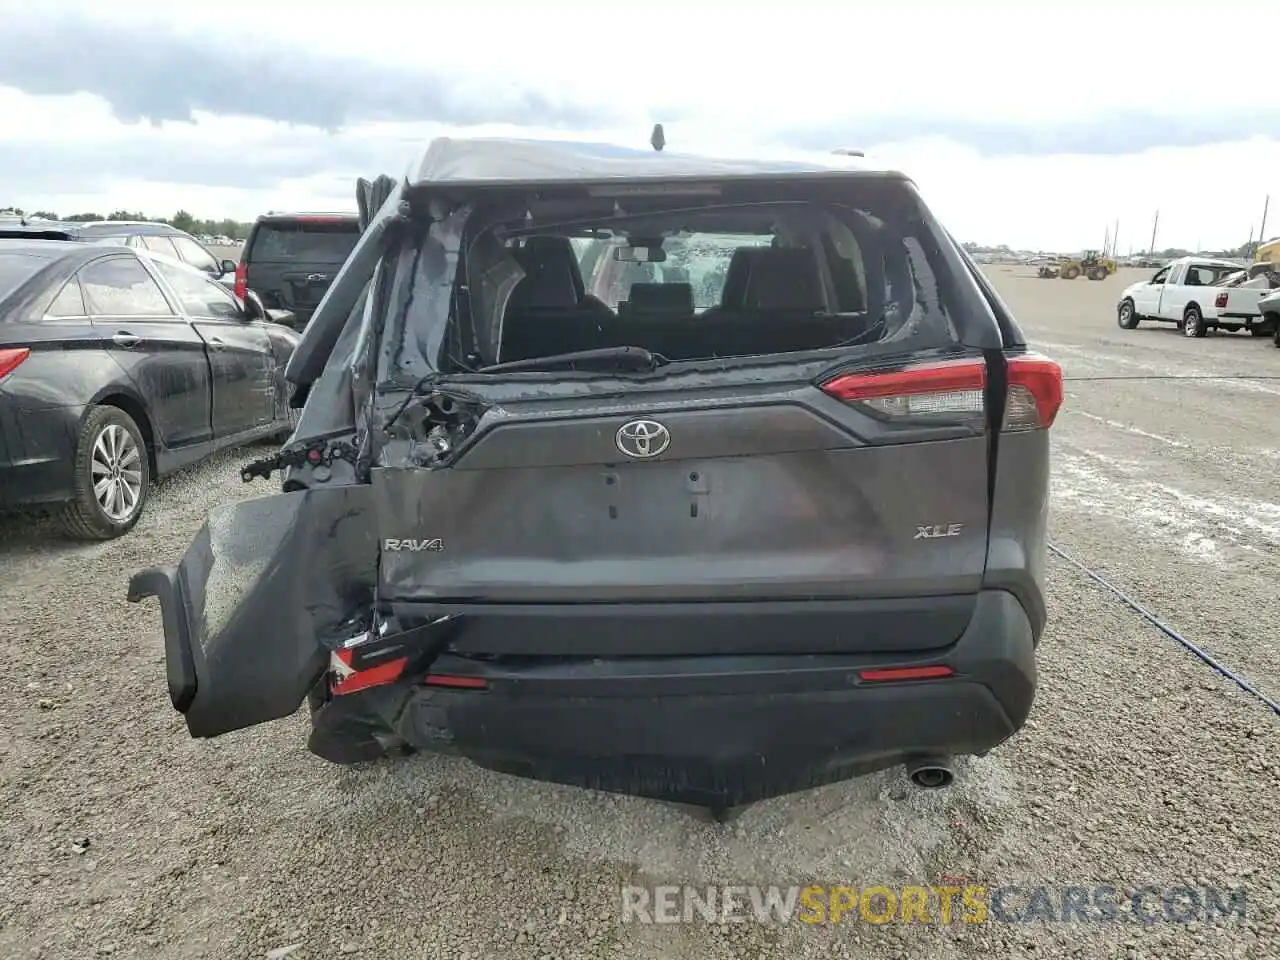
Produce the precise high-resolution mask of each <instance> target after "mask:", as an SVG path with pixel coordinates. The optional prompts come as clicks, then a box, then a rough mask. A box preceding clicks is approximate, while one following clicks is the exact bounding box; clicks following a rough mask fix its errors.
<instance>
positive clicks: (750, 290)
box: [744, 247, 827, 310]
mask: <svg viewBox="0 0 1280 960" xmlns="http://www.w3.org/2000/svg"><path fill="white" fill-rule="evenodd" d="M744 306H745V307H746V308H747V309H757V310H824V309H826V307H827V298H826V292H825V291H824V289H823V286H822V276H821V274H819V272H818V261H817V258H816V257H815V256H814V251H813V250H811V249H809V248H808V247H761V248H759V249H758V250H755V251H752V255H751V258H750V268H749V272H748V275H747V289H746V295H745V297H744Z"/></svg>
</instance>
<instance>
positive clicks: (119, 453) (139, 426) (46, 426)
mask: <svg viewBox="0 0 1280 960" xmlns="http://www.w3.org/2000/svg"><path fill="white" fill-rule="evenodd" d="M297 342H298V335H297V334H296V333H295V332H294V331H292V330H290V329H289V328H288V327H285V326H282V325H280V324H276V323H273V322H271V319H270V317H269V316H268V315H267V313H266V311H264V310H263V309H262V304H261V301H259V300H257V299H256V297H252V296H251V297H249V298H248V299H247V300H244V301H241V300H239V299H237V298H236V297H235V296H233V295H232V294H231V293H230V292H229V291H228V290H227V289H226V288H225V287H223V286H222V285H221V284H219V283H217V282H215V281H213V280H210V279H208V277H206V276H205V275H204V274H202V273H201V272H200V271H198V270H195V269H193V268H191V267H189V266H187V265H185V264H182V263H180V262H177V261H175V260H169V259H167V258H162V257H158V256H154V255H150V254H148V253H146V252H145V251H140V250H133V249H130V248H127V247H102V246H96V245H88V244H83V243H75V242H66V241H56V240H31V239H16V238H15V239H0V508H10V507H26V506H44V507H53V508H55V509H56V510H57V511H58V514H59V516H60V518H61V520H62V522H63V525H64V527H65V528H66V529H67V530H68V532H70V533H71V534H73V535H74V536H76V537H80V538H84V539H92V540H107V539H111V538H113V537H118V536H120V535H121V534H123V533H126V532H127V531H128V530H130V529H131V528H132V527H133V526H134V524H135V523H137V521H138V517H139V516H140V515H141V514H142V510H143V507H144V505H145V503H146V500H147V495H148V491H149V488H150V484H151V481H152V480H153V479H154V478H156V477H160V476H163V475H165V474H167V473H170V472H172V471H174V470H177V469H179V468H180V467H184V466H187V465H189V464H191V463H194V462H196V461H198V460H201V459H203V458H205V457H207V456H209V455H210V454H212V453H214V452H216V451H218V450H222V449H225V448H227V447H232V446H238V445H240V444H244V443H248V442H251V441H255V440H262V439H269V438H273V437H275V436H280V437H281V438H284V437H287V436H288V435H289V433H290V432H292V428H293V422H294V420H295V414H296V412H295V411H291V409H290V407H289V403H288V398H289V392H288V390H287V388H286V385H285V380H284V369H285V365H286V364H287V363H288V361H289V357H290V356H291V355H292V353H293V348H294V346H295V345H296V344H297Z"/></svg>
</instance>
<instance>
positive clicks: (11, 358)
mask: <svg viewBox="0 0 1280 960" xmlns="http://www.w3.org/2000/svg"><path fill="white" fill-rule="evenodd" d="M29 356H31V351H30V350H28V349H27V348H26V347H9V348H4V349H0V380H3V379H4V378H5V377H7V376H8V375H9V374H11V373H13V371H15V370H17V369H18V365H19V364H20V363H22V361H23V360H25V359H27V357H29Z"/></svg>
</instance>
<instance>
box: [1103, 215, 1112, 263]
mask: <svg viewBox="0 0 1280 960" xmlns="http://www.w3.org/2000/svg"><path fill="white" fill-rule="evenodd" d="M1110 249H1111V224H1109V223H1108V224H1107V226H1106V229H1105V230H1103V231H1102V256H1103V257H1106V255H1107V251H1108V250H1110Z"/></svg>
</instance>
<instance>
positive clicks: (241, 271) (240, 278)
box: [235, 260, 249, 300]
mask: <svg viewBox="0 0 1280 960" xmlns="http://www.w3.org/2000/svg"><path fill="white" fill-rule="evenodd" d="M248 292H249V265H248V264H247V263H245V262H244V261H243V260H241V261H240V262H239V263H238V264H236V286H235V295H236V296H237V297H239V298H240V299H241V300H243V299H244V298H245V294H247V293H248Z"/></svg>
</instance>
